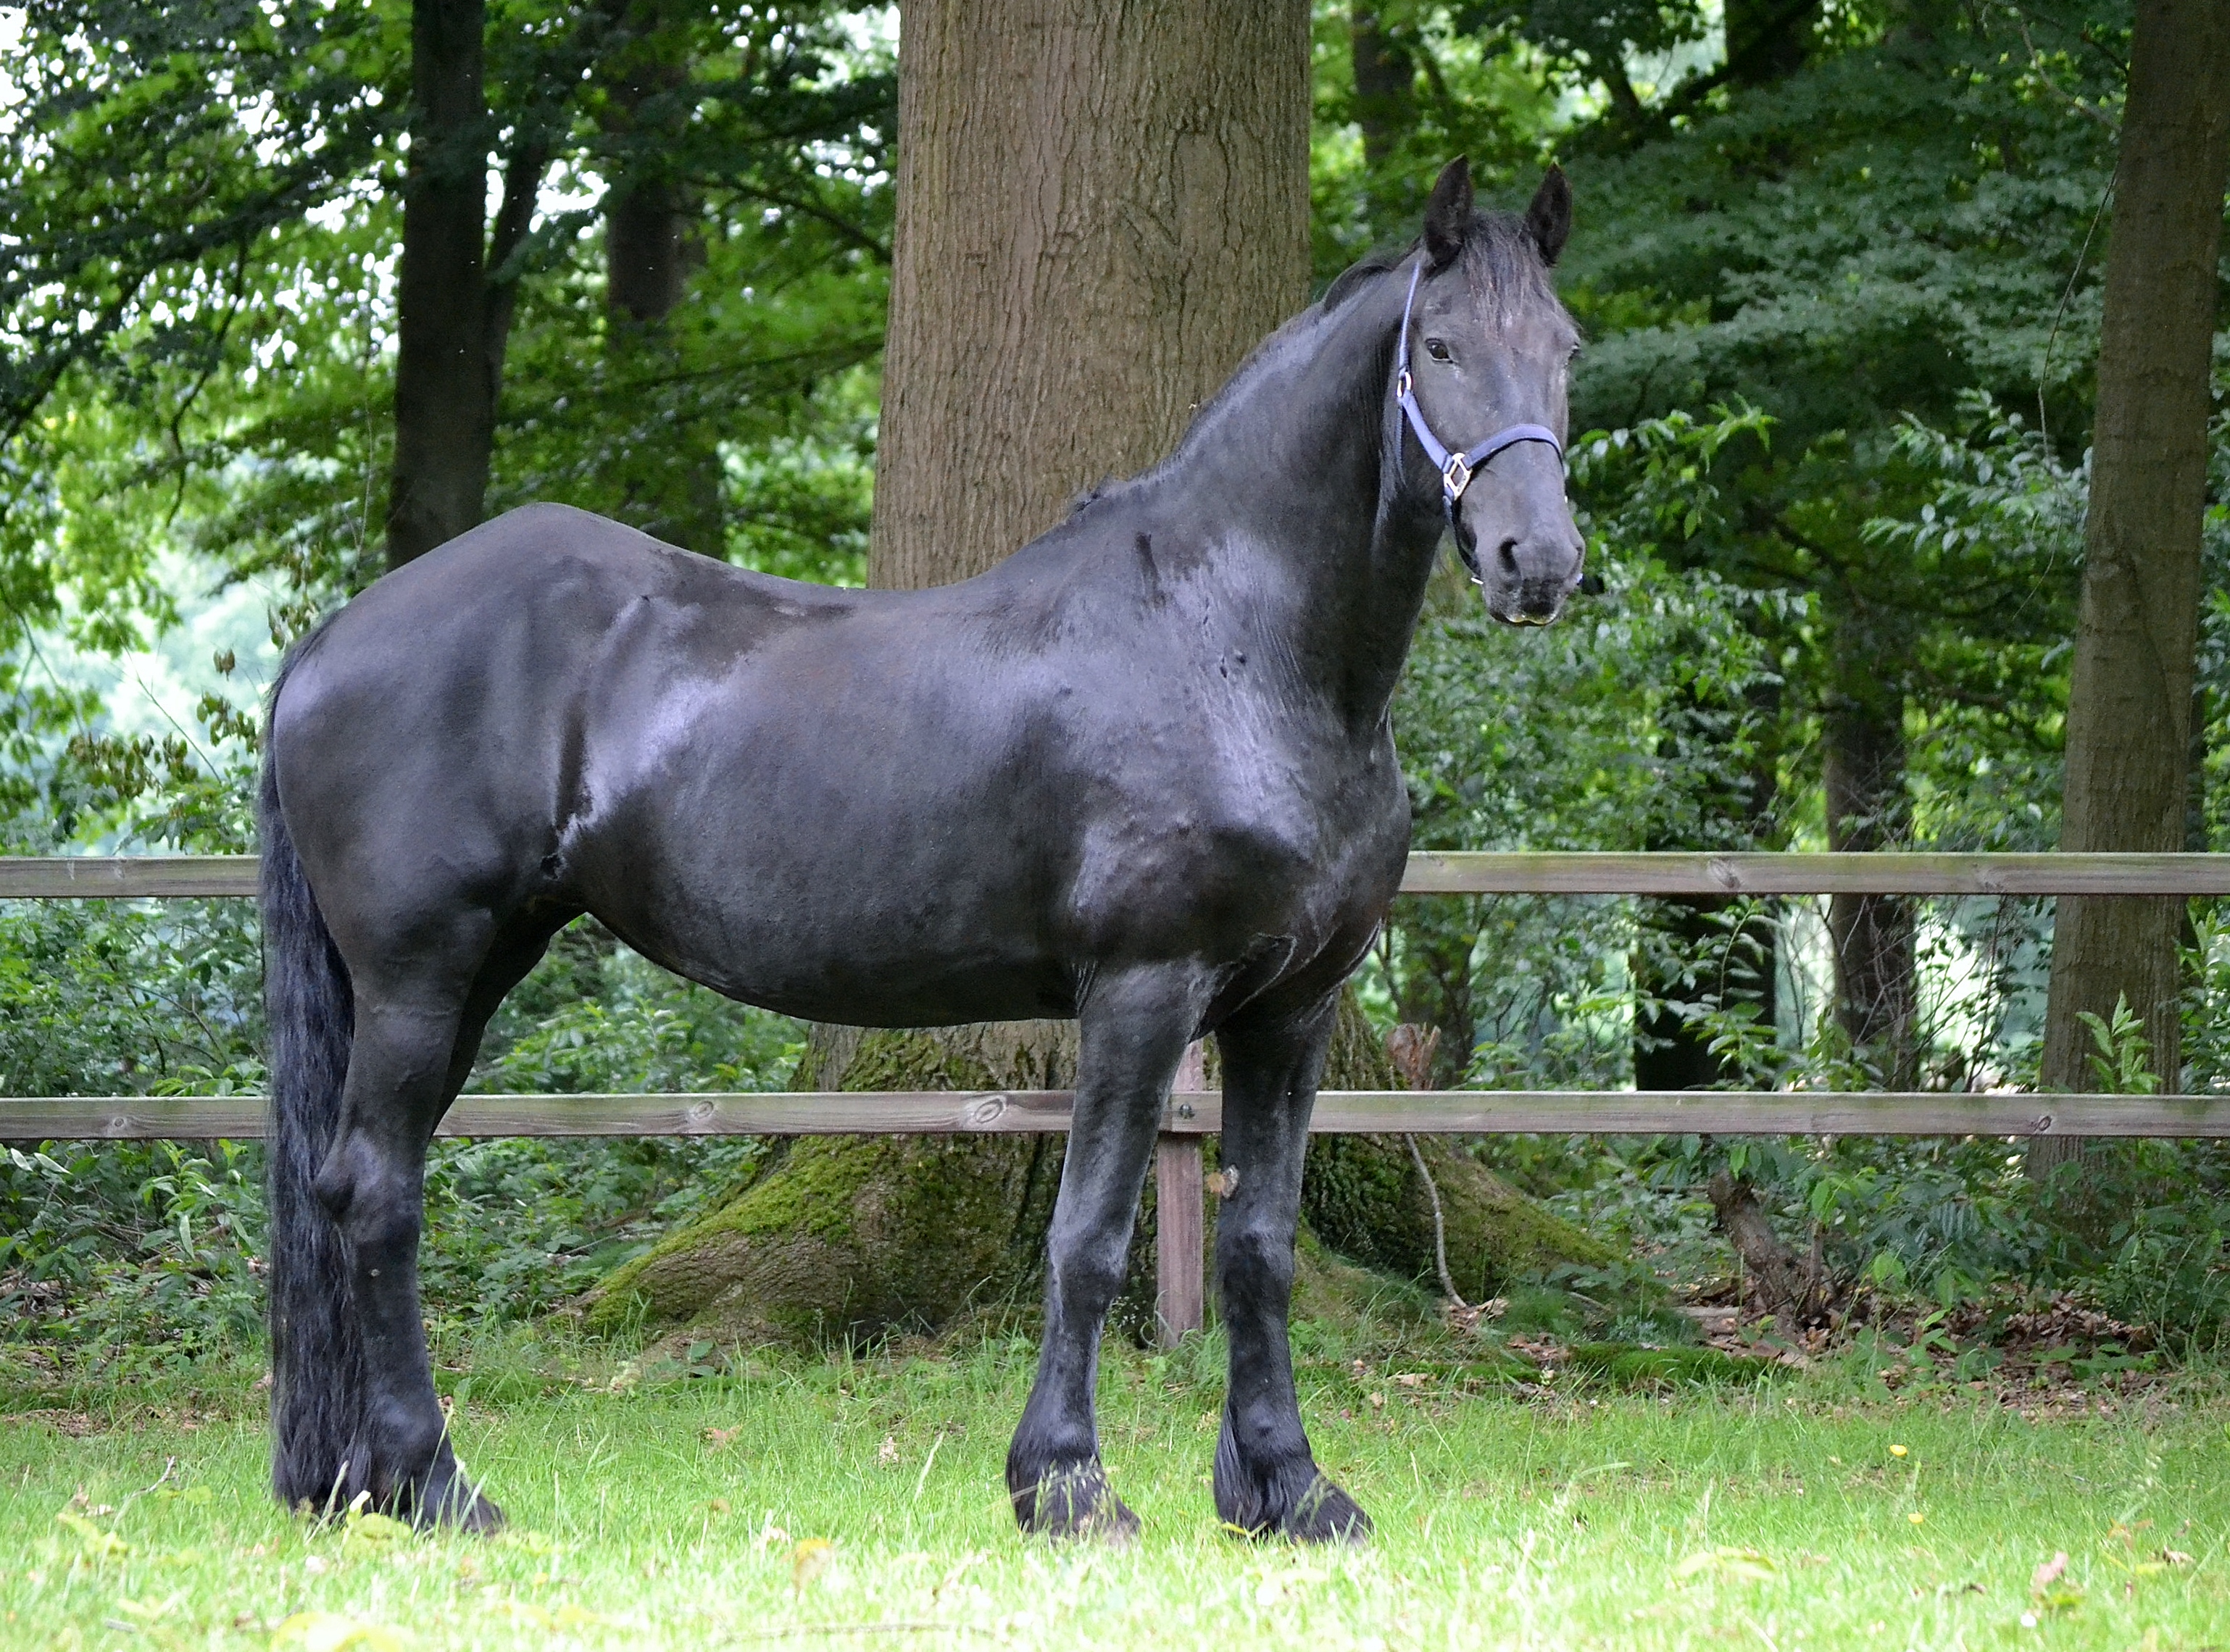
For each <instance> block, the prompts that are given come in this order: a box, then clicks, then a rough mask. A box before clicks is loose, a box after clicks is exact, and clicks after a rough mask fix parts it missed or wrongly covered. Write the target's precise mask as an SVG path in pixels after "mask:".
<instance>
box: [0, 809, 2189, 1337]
mask: <svg viewBox="0 0 2230 1652" xmlns="http://www.w3.org/2000/svg"><path fill="white" fill-rule="evenodd" d="M255 879H256V860H255V857H254V856H253V855H113V856H56V857H45V858H33V857H7V856H0V899H4V900H13V899H39V900H56V899H61V900H69V899H78V900H84V899H95V900H104V899H105V900H115V899H179V898H187V897H252V896H253V895H254V894H255ZM1402 893H1403V894H1405V895H1647V896H1681V895H1718V896H1725V895H1759V896H1775V895H1837V894H1849V895H1937V896H1944V895H1950V896H2014V897H2049V896H2057V895H2122V896H2131V895H2151V896H2172V897H2188V896H2195V895H2230V855H2195V854H2164V855H2145V854H2006V855H1979V854H1978V855H1968V854H1943V855H1935V854H1815V855H1802V854H1692V853H1678V852H1675V853H1651V854H1577V853H1576V854H1566V853H1515V854H1505V853H1456V852H1418V853H1415V854H1412V855H1411V856H1410V857H1409V865H1408V871H1407V872H1406V874H1405V876H1404V877H1403V878H1402ZM1069 1107H1070V1097H1069V1094H1068V1092H1067V1091H1065V1090H1002V1091H983V1092H951V1091H938V1092H901V1091H886V1092H881V1093H864V1094H863V1093H853V1092H816V1093H786V1094H780V1095H693V1096H689V1095H680V1096H677V1095H668V1096H464V1097H461V1098H460V1099H459V1101H458V1102H457V1103H456V1105H455V1106H454V1108H452V1109H450V1112H449V1115H448V1118H447V1119H445V1120H444V1121H443V1122H442V1125H441V1134H442V1135H452V1136H495V1135H530V1136H562V1135H587V1136H595V1135H853V1134H891V1135H912V1134H938V1133H946V1132H959V1131H976V1130H989V1131H1058V1130H1066V1129H1067V1128H1068V1123H1069ZM1162 1123H1163V1130H1162V1144H1161V1148H1160V1150H1159V1151H1158V1152H1157V1154H1156V1175H1157V1187H1158V1192H1157V1198H1158V1200H1159V1203H1160V1205H1161V1207H1162V1208H1163V1209H1164V1210H1166V1211H1170V1212H1185V1213H1186V1214H1185V1215H1184V1217H1183V1218H1180V1219H1178V1220H1176V1221H1172V1222H1169V1223H1165V1224H1164V1228H1165V1231H1164V1232H1163V1235H1162V1238H1163V1246H1164V1249H1163V1256H1162V1257H1160V1259H1159V1265H1158V1266H1157V1275H1158V1277H1159V1278H1160V1280H1161V1301H1160V1304H1159V1308H1160V1313H1161V1319H1162V1328H1163V1335H1164V1336H1165V1337H1166V1338H1169V1339H1170V1340H1174V1339H1175V1338H1176V1336H1179V1335H1181V1334H1183V1333H1184V1332H1185V1331H1187V1330H1190V1329H1196V1328H1198V1327H1199V1326H1200V1325H1201V1323H1202V1320H1203V1318H1204V1316H1205V1302H1204V1295H1203V1291H1202V1276H1203V1258H1202V1254H1201V1249H1202V1236H1201V1224H1200V1222H1199V1221H1198V1220H1197V1219H1196V1213H1197V1212H1199V1211H1200V1209H1201V1205H1202V1199H1204V1198H1205V1192H1204V1189H1203V1187H1202V1174H1201V1153H1200V1141H1201V1138H1202V1136H1204V1135H1213V1134H1215V1132H1216V1131H1217V1130H1219V1129H1220V1128H1221V1123H1222V1097H1221V1096H1218V1095H1215V1094H1212V1093H1209V1092H1206V1091H1200V1090H1182V1091H1178V1092H1176V1093H1175V1094H1173V1095H1172V1096H1170V1102H1169V1108H1168V1110H1167V1112H1166V1113H1165V1114H1164V1115H1163V1122H1162ZM1311 1128H1312V1129H1313V1130H1315V1131H1318V1132H1320V1133H1326V1134H1337V1133H1356V1132H1360V1133H1376V1132H1395V1131H1408V1132H1412V1133H1415V1134H1426V1133H1434V1134H1446V1135H1503V1134H1509V1135H1518V1134H1532V1133H1541V1134H1562V1133H1566V1132H1582V1133H1589V1134H1600V1135H1682V1134H1691V1133H1693V1134H1713V1135H1992V1136H2009V1137H2010V1136H2034V1135H2073V1136H2213V1137H2230V1097H2218V1096H2034V1095H1982V1096H1961V1095H1946V1094H1941V1093H1936V1092H1922V1093H1911V1094H1899V1093H1886V1092H1872V1091H1865V1092H1850V1091H1814V1092H1804V1091H1795V1092H1789V1091H1695V1090H1675V1091H1649V1090H1643V1091H1623V1092H1619V1091H1613V1092H1589V1091H1563V1090H1437V1091H1412V1090H1327V1091H1325V1092H1324V1094H1323V1095H1322V1096H1319V1097H1318V1103H1317V1109H1316V1114H1315V1117H1314V1120H1313V1122H1312V1125H1311ZM263 1130H264V1103H263V1101H262V1098H261V1097H259V1096H68V1097H35V1098H22V1099H0V1141H60V1140H79V1141H84V1140H100V1141H128V1140H135V1139H138V1140H147V1139H197V1138H211V1137H229V1138H232V1139H235V1140H245V1139H253V1138H255V1137H259V1136H261V1135H262V1134H263Z"/></svg>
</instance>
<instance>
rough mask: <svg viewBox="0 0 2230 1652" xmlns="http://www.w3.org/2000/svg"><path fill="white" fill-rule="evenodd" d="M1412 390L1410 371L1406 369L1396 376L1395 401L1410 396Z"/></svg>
mask: <svg viewBox="0 0 2230 1652" xmlns="http://www.w3.org/2000/svg"><path fill="white" fill-rule="evenodd" d="M1410 389H1411V386H1410V383H1409V370H1408V368H1406V367H1405V368H1403V369H1402V370H1401V371H1400V372H1399V373H1397V374H1395V376H1394V399H1395V401H1396V402H1399V401H1402V400H1403V399H1404V398H1406V397H1407V396H1408V394H1409V391H1410Z"/></svg>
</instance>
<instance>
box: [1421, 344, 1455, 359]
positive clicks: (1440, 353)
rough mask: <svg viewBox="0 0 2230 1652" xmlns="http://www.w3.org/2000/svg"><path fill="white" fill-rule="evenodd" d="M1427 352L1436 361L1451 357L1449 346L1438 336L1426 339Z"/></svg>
mask: <svg viewBox="0 0 2230 1652" xmlns="http://www.w3.org/2000/svg"><path fill="white" fill-rule="evenodd" d="M1425 354H1427V355H1428V356H1429V357H1432V358H1433V359H1434V361H1436V362H1445V361H1447V360H1450V359H1451V357H1449V355H1448V347H1447V345H1446V344H1442V343H1441V342H1440V340H1439V339H1437V338H1428V339H1427V340H1425Z"/></svg>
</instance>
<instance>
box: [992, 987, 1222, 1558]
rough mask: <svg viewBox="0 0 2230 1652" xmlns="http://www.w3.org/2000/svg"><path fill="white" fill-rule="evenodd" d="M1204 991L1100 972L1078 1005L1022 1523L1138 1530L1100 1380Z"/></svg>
mask: <svg viewBox="0 0 2230 1652" xmlns="http://www.w3.org/2000/svg"><path fill="white" fill-rule="evenodd" d="M1199 1005H1200V994H1199V992H1198V990H1197V987H1196V981H1195V980H1194V977H1193V976H1192V974H1190V973H1189V972H1187V971H1180V970H1178V969H1175V968H1168V967H1163V968H1158V969H1152V970H1136V971H1131V972H1126V973H1124V974H1111V975H1107V976H1103V977H1101V978H1100V979H1099V980H1097V981H1095V982H1094V983H1093V986H1092V991H1091V994H1090V997H1089V998H1088V999H1087V1000H1086V1002H1085V1004H1084V1005H1083V1006H1082V1007H1081V1013H1080V1018H1079V1019H1080V1023H1081V1025H1080V1033H1081V1035H1082V1037H1081V1048H1080V1051H1079V1057H1078V1063H1077V1090H1076V1111H1075V1118H1074V1122H1073V1125H1072V1127H1071V1128H1070V1131H1069V1137H1068V1150H1067V1155H1066V1157H1065V1158H1064V1160H1063V1161H1062V1165H1061V1173H1060V1199H1058V1201H1056V1203H1055V1204H1054V1214H1053V1226H1052V1230H1051V1231H1050V1233H1049V1234H1048V1236H1047V1246H1046V1256H1047V1278H1046V1308H1045V1336H1044V1340H1043V1342H1042V1344H1041V1347H1040V1350H1039V1354H1038V1374H1037V1381H1036V1383H1035V1384H1034V1385H1033V1386H1032V1387H1031V1390H1030V1398H1029V1404H1028V1405H1027V1406H1025V1407H1024V1408H1023V1411H1022V1424H1021V1426H1020V1427H1019V1428H1017V1429H1016V1430H1015V1439H1014V1443H1013V1444H1012V1445H1011V1446H1010V1447H1009V1450H1008V1452H1007V1491H1008V1495H1009V1496H1010V1497H1012V1498H1013V1500H1014V1504H1015V1519H1016V1520H1019V1521H1020V1522H1021V1523H1022V1529H1023V1530H1025V1531H1029V1532H1042V1533H1047V1534H1049V1535H1054V1536H1084V1535H1098V1536H1105V1537H1112V1538H1118V1539H1121V1538H1126V1537H1128V1536H1129V1535H1131V1533H1134V1532H1136V1531H1137V1530H1138V1516H1136V1515H1135V1514H1131V1511H1130V1510H1129V1509H1128V1508H1126V1507H1124V1506H1123V1503H1122V1501H1121V1500H1120V1499H1119V1498H1118V1497H1117V1496H1116V1495H1115V1494H1114V1493H1113V1492H1112V1490H1111V1489H1109V1488H1108V1485H1107V1475H1106V1473H1105V1470H1104V1469H1102V1468H1101V1466H1100V1462H1099V1430H1098V1429H1097V1427H1096V1426H1095V1425H1094V1424H1093V1421H1092V1389H1093V1387H1094V1385H1095V1384H1096V1382H1097V1380H1098V1377H1099V1337H1100V1332H1101V1330H1102V1327H1104V1326H1105V1323H1106V1320H1107V1310H1108V1309H1109V1308H1111V1307H1112V1306H1113V1304H1114V1301H1115V1294H1116V1292H1117V1291H1118V1290H1120V1289H1122V1286H1123V1275H1124V1269H1125V1262H1126V1259H1127V1257H1128V1255H1129V1251H1130V1246H1131V1224H1132V1222H1133V1221H1134V1220H1135V1218H1137V1215H1138V1190H1139V1187H1140V1186H1142V1185H1143V1183H1144V1180H1145V1175H1146V1161H1147V1160H1148V1159H1149V1158H1150V1156H1151V1155H1152V1153H1153V1147H1154V1138H1155V1135H1156V1134H1157V1130H1158V1128H1159V1126H1160V1122H1161V1113H1162V1106H1163V1102H1164V1101H1165V1100H1166V1099H1167V1097H1168V1096H1169V1090H1170V1079H1171V1078H1172V1077H1174V1076H1175V1075H1176V1066H1177V1062H1178V1061H1179V1059H1180V1058H1182V1057H1183V1054H1184V1048H1185V1042H1186V1040H1187V1039H1189V1038H1190V1037H1191V1036H1192V1031H1193V1027H1194V1025H1195V1023H1196V1018H1197V1016H1198V1014H1199Z"/></svg>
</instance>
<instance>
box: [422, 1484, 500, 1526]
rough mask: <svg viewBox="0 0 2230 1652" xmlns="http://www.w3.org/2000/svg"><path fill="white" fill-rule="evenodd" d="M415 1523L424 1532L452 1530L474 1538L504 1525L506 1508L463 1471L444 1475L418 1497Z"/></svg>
mask: <svg viewBox="0 0 2230 1652" xmlns="http://www.w3.org/2000/svg"><path fill="white" fill-rule="evenodd" d="M411 1512H412V1520H411V1523H412V1524H413V1525H415V1526H416V1527H418V1529H419V1530H420V1531H422V1532H425V1531H435V1530H448V1531H452V1532H462V1533H466V1534H467V1535H468V1536H472V1537H493V1536H494V1535H495V1534H496V1533H498V1532H500V1531H501V1530H503V1528H504V1523H505V1522H504V1513H503V1510H502V1508H501V1507H499V1505H498V1504H496V1503H495V1502H494V1501H492V1500H491V1499H488V1498H486V1497H483V1496H481V1495H480V1493H478V1492H476V1491H474V1489H473V1488H472V1487H471V1486H469V1485H468V1484H467V1483H466V1481H465V1477H464V1475H461V1474H456V1475H444V1476H443V1477H442V1478H441V1480H440V1481H438V1482H436V1483H435V1485H434V1486H433V1487H431V1488H429V1489H428V1490H427V1491H426V1492H425V1493H424V1494H422V1495H420V1496H419V1497H418V1498H417V1499H416V1500H415V1506H414V1507H413V1509H412V1511H411Z"/></svg>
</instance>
